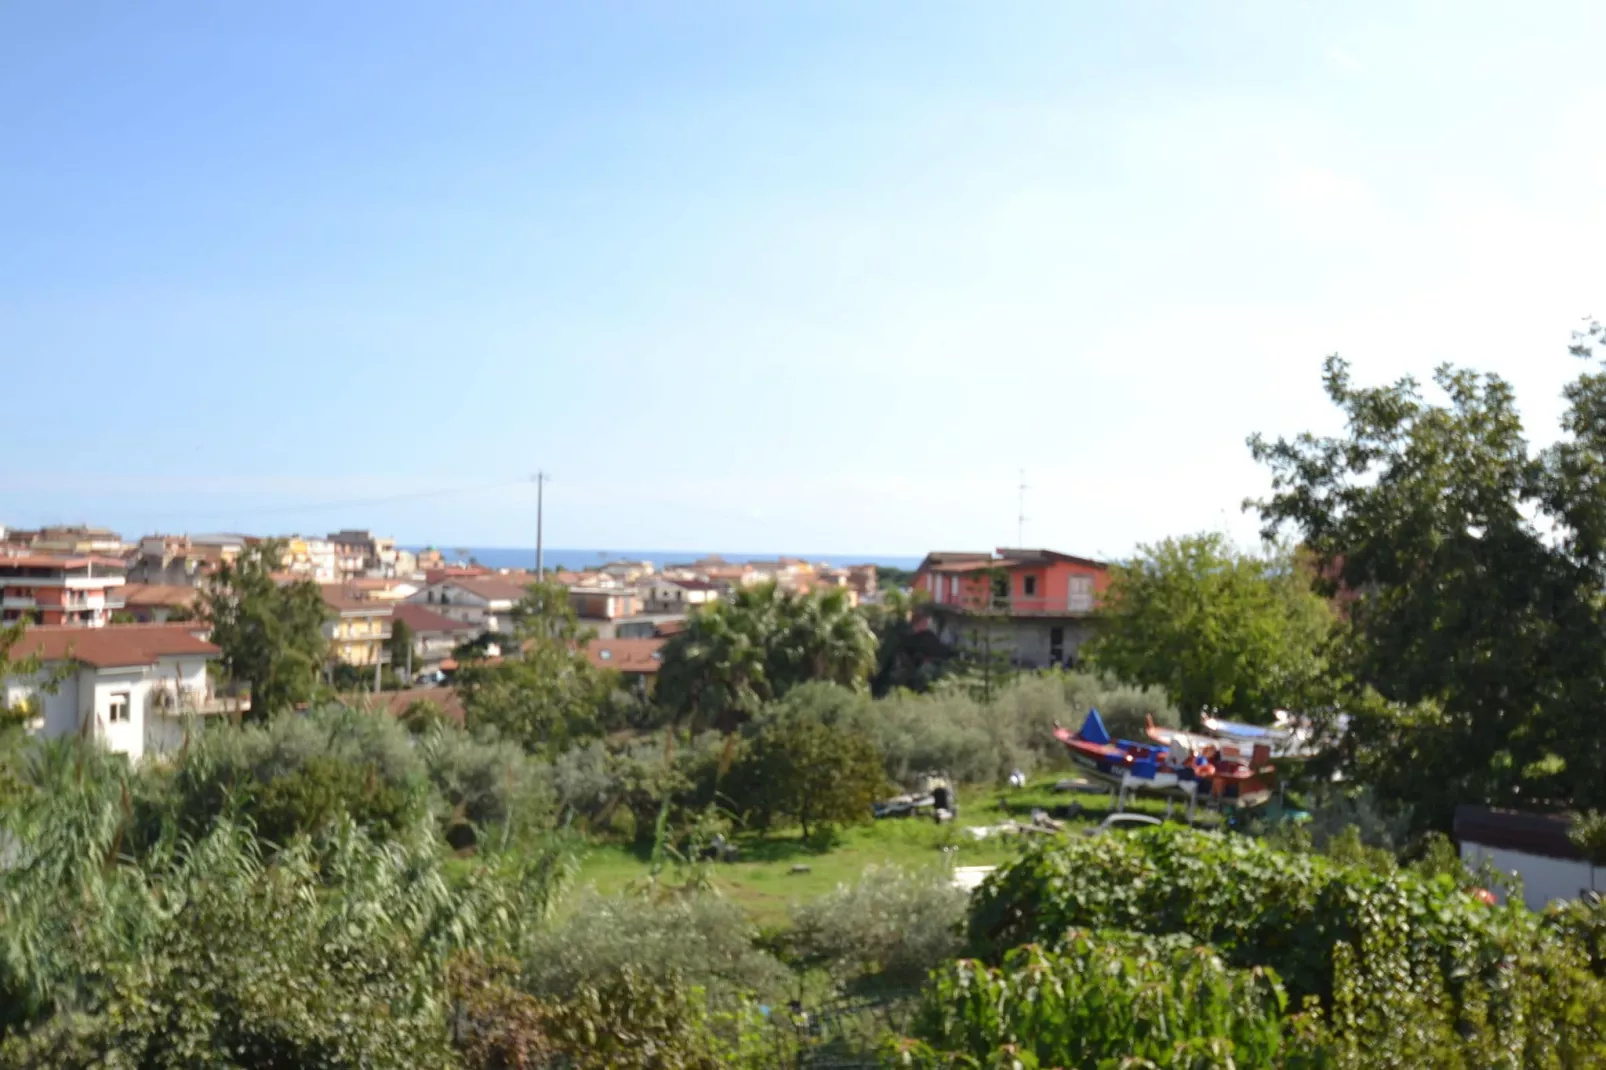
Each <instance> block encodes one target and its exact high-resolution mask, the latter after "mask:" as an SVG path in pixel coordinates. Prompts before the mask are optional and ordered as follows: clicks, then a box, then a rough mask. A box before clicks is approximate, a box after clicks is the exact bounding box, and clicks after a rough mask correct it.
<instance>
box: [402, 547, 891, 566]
mask: <svg viewBox="0 0 1606 1070" xmlns="http://www.w3.org/2000/svg"><path fill="white" fill-rule="evenodd" d="M407 549H409V550H413V551H415V552H416V551H418V550H421V549H423V547H421V546H409V547H407ZM436 549H437V550H439V551H440V552H441V553H442V554H444V555H446V558H447V560H449V561H455V560H459V559H461V560H464V561H467V560H468V559H469V558H471V557H472V558H473V559H474V560H476V561H478V562H479V563H480V564H482V565H484V566H485V567H486V568H534V567H535V547H533V546H437V547H436ZM715 554H717V555H718V556H720V557H723V558H724V559H725V560H726V561H730V562H732V563H739V562H742V561H774V560H775V559H776V558H777V557H799V558H802V559H803V560H805V561H809V562H813V563H815V564H818V563H820V562H822V561H823V562H825V563H826V564H831V565H888V566H890V567H892V568H907V569H912V568H914V567H916V566H917V565H919V564H920V558H918V557H903V556H900V555H898V554H737V553H729V552H724V551H707V552H704V551H696V550H565V549H562V548H560V547H549V548H547V549H546V550H544V551H543V552H542V555H541V557H542V561H543V562H544V563H545V565H546V567H547V568H561V569H568V570H570V571H578V570H580V569H586V568H596V567H597V566H598V565H605V564H607V563H608V562H609V561H651V562H652V563H653V567H655V568H663V567H664V566H665V565H675V564H683V563H685V562H688V561H696V560H697V559H698V558H701V557H711V556H714V555H715Z"/></svg>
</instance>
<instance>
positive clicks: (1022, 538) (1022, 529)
mask: <svg viewBox="0 0 1606 1070" xmlns="http://www.w3.org/2000/svg"><path fill="white" fill-rule="evenodd" d="M1018 489H1019V490H1020V505H1019V507H1018V508H1017V509H1016V512H1015V545H1016V546H1025V545H1026V469H1024V468H1022V469H1021V470H1020V487H1019V488H1018Z"/></svg>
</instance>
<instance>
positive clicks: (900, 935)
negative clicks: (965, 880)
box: [790, 866, 968, 987]
mask: <svg viewBox="0 0 1606 1070" xmlns="http://www.w3.org/2000/svg"><path fill="white" fill-rule="evenodd" d="M967 902H968V896H967V895H966V894H965V893H964V892H962V891H960V890H958V889H957V888H955V887H953V885H952V883H951V882H950V881H949V880H948V874H947V871H946V870H945V869H943V868H941V867H933V868H930V869H925V870H918V871H912V872H911V871H907V870H902V869H899V868H898V867H896V866H886V867H876V866H871V867H869V868H867V869H866V870H865V871H864V874H863V876H861V877H860V878H859V880H858V883H856V884H851V885H848V884H842V885H838V886H837V888H836V890H835V891H833V892H830V893H828V894H826V895H823V896H821V897H820V898H818V899H815V900H813V901H812V902H809V903H806V904H803V905H801V906H796V907H793V909H792V933H791V939H790V942H791V946H792V949H793V951H794V953H795V954H796V955H797V956H798V959H799V964H800V965H803V966H806V967H824V968H825V969H826V970H827V971H828V972H829V973H830V974H831V975H832V977H833V978H835V979H836V980H837V981H838V982H839V983H857V984H859V985H861V986H862V985H865V984H884V985H890V986H893V987H900V986H905V985H916V984H919V982H920V981H921V980H923V979H924V978H925V976H926V974H927V973H928V972H929V971H931V970H932V969H935V968H936V967H937V966H938V965H940V964H941V963H942V962H943V961H944V960H945V959H949V958H952V957H953V956H954V955H955V954H957V953H958V952H959V948H960V945H961V940H960V937H959V926H960V925H961V924H962V923H963V921H964V917H965V905H966V903H967Z"/></svg>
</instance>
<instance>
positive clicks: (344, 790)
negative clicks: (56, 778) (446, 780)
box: [142, 706, 430, 844]
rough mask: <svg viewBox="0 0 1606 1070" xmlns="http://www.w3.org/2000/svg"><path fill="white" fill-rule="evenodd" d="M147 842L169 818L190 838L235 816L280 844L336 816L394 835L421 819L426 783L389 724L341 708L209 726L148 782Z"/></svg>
mask: <svg viewBox="0 0 1606 1070" xmlns="http://www.w3.org/2000/svg"><path fill="white" fill-rule="evenodd" d="M144 783H145V784H146V785H148V786H149V789H150V790H148V791H147V792H146V793H145V794H144V796H143V798H142V803H143V807H142V809H143V811H144V816H145V819H146V820H145V821H144V822H143V832H144V837H143V839H144V841H145V842H149V840H150V838H151V830H153V829H155V828H159V827H161V826H162V824H163V823H164V822H165V821H166V820H167V819H168V818H171V819H172V820H173V822H174V824H175V825H176V827H177V828H178V829H179V830H181V831H183V832H184V833H185V834H187V835H190V836H199V835H204V834H205V832H206V831H207V830H208V829H210V828H211V827H212V826H213V825H214V824H215V823H216V822H217V820H218V819H219V818H220V817H221V816H223V815H225V814H232V815H233V816H235V817H236V818H243V819H245V820H247V821H249V822H250V823H251V824H252V825H253V826H254V827H255V828H256V829H257V832H258V835H260V836H261V837H263V838H264V839H266V840H267V841H269V842H272V843H277V844H283V843H286V842H288V841H289V840H290V838H292V837H293V836H295V835H297V834H299V833H303V832H306V833H311V832H316V831H317V830H318V829H320V828H322V827H324V826H325V825H327V824H328V823H329V821H330V820H331V819H332V818H333V817H334V816H335V815H337V814H340V813H346V814H349V815H350V816H351V817H352V818H353V819H355V820H356V821H357V822H358V823H359V824H361V825H365V826H369V827H373V828H376V829H382V830H388V831H394V830H396V829H399V828H402V827H403V826H406V825H410V824H413V823H415V822H417V821H420V820H422V819H423V817H424V815H425V814H427V813H428V811H429V806H430V790H429V782H428V780H427V778H426V775H425V770H424V766H423V763H422V762H421V761H420V760H419V756H418V754H417V752H416V751H415V749H414V747H413V744H412V741H411V739H410V738H409V737H408V735H407V732H406V731H405V730H404V729H403V728H401V727H400V726H399V725H398V724H397V723H396V722H395V720H394V719H393V718H391V717H390V716H388V715H386V714H381V713H367V712H364V711H362V710H357V709H352V708H349V707H344V706H330V707H325V708H322V709H319V710H314V711H311V712H309V713H308V714H306V715H305V716H297V715H294V714H286V715H284V716H281V717H278V718H275V719H274V720H272V721H271V722H269V723H268V724H266V725H262V726H246V727H243V728H236V727H235V726H233V725H229V724H219V725H214V726H212V727H210V728H208V729H207V730H205V731H203V732H200V733H197V734H196V735H194V736H192V737H191V740H190V742H189V745H188V746H187V747H186V748H185V749H184V750H183V751H182V752H181V753H180V755H179V756H178V757H177V759H176V761H175V764H174V765H173V766H172V767H171V768H170V770H169V771H168V772H167V773H166V775H165V778H164V777H161V776H158V778H156V779H150V780H145V781H144Z"/></svg>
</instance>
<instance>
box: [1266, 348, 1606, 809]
mask: <svg viewBox="0 0 1606 1070" xmlns="http://www.w3.org/2000/svg"><path fill="white" fill-rule="evenodd" d="M1600 337H1601V332H1600V328H1599V327H1595V328H1592V329H1591V331H1590V332H1588V333H1586V334H1585V335H1584V336H1583V337H1581V338H1580V339H1579V340H1578V344H1577V345H1576V346H1575V352H1577V353H1578V354H1580V355H1581V356H1585V357H1592V356H1593V348H1594V346H1595V345H1596V344H1597V343H1598V342H1599V340H1600ZM1434 382H1435V384H1436V385H1437V386H1438V388H1439V392H1440V396H1439V397H1438V398H1428V397H1426V396H1424V394H1423V392H1422V389H1421V388H1420V386H1419V384H1418V383H1417V382H1416V381H1415V380H1414V379H1411V378H1404V379H1401V380H1399V381H1398V382H1395V383H1393V384H1390V385H1387V386H1381V387H1359V386H1356V385H1355V384H1354V383H1353V382H1352V381H1351V378H1350V373H1349V367H1348V365H1347V364H1346V363H1345V362H1344V361H1343V360H1341V359H1339V358H1338V357H1336V356H1335V357H1330V358H1328V360H1327V363H1326V365H1325V369H1324V383H1325V386H1326V391H1327V395H1328V397H1329V398H1330V399H1331V400H1332V401H1333V403H1334V405H1336V406H1337V407H1338V408H1339V410H1340V411H1341V412H1342V413H1343V415H1344V418H1345V423H1346V430H1345V432H1344V433H1343V434H1342V435H1337V436H1316V435H1312V434H1304V435H1300V436H1298V437H1296V438H1293V439H1278V440H1276V441H1269V440H1267V439H1265V438H1262V437H1260V436H1255V437H1253V438H1251V439H1250V448H1251V450H1252V451H1253V453H1254V456H1255V457H1256V459H1258V460H1260V461H1262V462H1263V463H1265V464H1266V465H1267V466H1268V467H1269V468H1270V470H1271V476H1272V493H1271V494H1270V496H1269V497H1267V498H1266V499H1265V500H1263V501H1259V502H1254V503H1251V504H1253V505H1254V506H1255V507H1257V508H1258V509H1259V510H1260V513H1261V517H1262V520H1263V522H1264V525H1265V529H1266V531H1267V532H1275V531H1278V530H1282V529H1285V528H1293V529H1294V530H1295V531H1297V532H1298V533H1299V536H1300V538H1301V540H1302V541H1303V543H1304V544H1305V545H1306V546H1308V547H1309V548H1310V550H1311V551H1312V552H1313V553H1314V554H1315V555H1316V557H1317V559H1318V561H1319V562H1320V565H1321V568H1322V574H1323V575H1324V576H1325V577H1327V578H1328V579H1329V580H1330V581H1331V584H1332V586H1334V587H1335V588H1338V589H1341V591H1342V597H1343V599H1344V601H1345V604H1346V612H1347V616H1348V618H1349V622H1350V628H1349V635H1348V637H1347V639H1348V641H1347V642H1346V643H1345V644H1344V648H1343V669H1344V670H1345V672H1346V673H1347V674H1349V675H1350V676H1351V677H1352V679H1353V683H1352V685H1351V686H1350V687H1349V688H1348V690H1349V695H1348V697H1347V704H1348V705H1349V707H1350V709H1351V712H1352V713H1353V714H1354V715H1355V716H1354V718H1353V720H1352V724H1351V729H1350V732H1349V734H1348V737H1347V749H1348V753H1349V757H1350V759H1351V762H1352V764H1353V765H1354V766H1355V771H1356V773H1357V774H1358V775H1361V776H1364V777H1366V778H1367V779H1369V780H1372V781H1373V782H1375V783H1377V784H1378V786H1379V787H1380V789H1381V790H1382V791H1383V792H1384V794H1385V795H1388V796H1392V797H1394V798H1397V799H1404V800H1406V801H1409V802H1412V803H1413V804H1415V808H1416V811H1417V815H1418V817H1419V819H1423V820H1429V821H1434V822H1438V823H1447V822H1448V820H1449V816H1450V811H1451V809H1452V808H1453V806H1454V804H1455V803H1457V802H1487V803H1492V804H1501V805H1527V804H1529V803H1530V802H1531V801H1532V800H1535V799H1539V800H1546V799H1548V800H1554V801H1557V802H1563V803H1571V804H1573V805H1576V806H1578V807H1580V808H1585V807H1589V806H1600V805H1601V804H1602V803H1603V802H1606V779H1603V778H1602V777H1601V776H1600V770H1601V769H1602V768H1606V721H1603V720H1602V718H1601V717H1600V707H1601V701H1602V698H1603V696H1606V633H1603V631H1602V628H1601V626H1600V621H1601V609H1602V602H1601V591H1602V590H1603V589H1606V494H1603V492H1602V488H1603V487H1606V376H1603V375H1602V374H1601V373H1600V372H1598V371H1591V372H1587V373H1586V374H1584V375H1582V376H1580V377H1579V378H1578V379H1577V380H1575V381H1574V382H1573V383H1572V384H1571V385H1570V386H1569V387H1568V388H1567V390H1566V392H1565V397H1566V399H1567V407H1566V409H1565V412H1564V415H1563V419H1562V429H1563V431H1564V432H1565V436H1564V438H1563V439H1562V441H1561V442H1560V443H1559V444H1557V445H1555V446H1553V447H1551V448H1550V449H1548V450H1545V451H1542V452H1539V453H1535V452H1533V451H1531V450H1530V449H1529V447H1528V443H1527V441H1526V439H1525V437H1524V433H1523V427H1522V421H1521V419H1520V417H1519V415H1518V412H1517V408H1516V399H1515V395H1514V392H1513V391H1512V389H1511V387H1510V385H1509V384H1508V383H1506V382H1505V381H1504V380H1502V379H1500V378H1499V377H1498V376H1494V375H1479V374H1477V373H1474V372H1472V371H1469V370H1466V369H1460V368H1453V367H1450V366H1448V365H1446V366H1441V367H1440V368H1439V369H1438V370H1437V371H1436V373H1435V375H1434Z"/></svg>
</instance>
